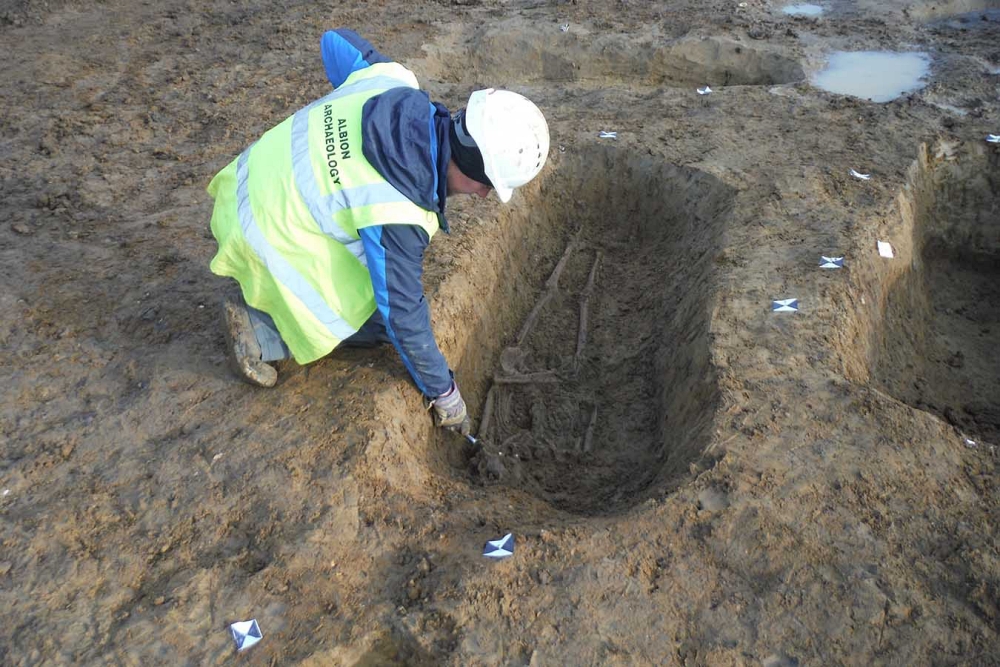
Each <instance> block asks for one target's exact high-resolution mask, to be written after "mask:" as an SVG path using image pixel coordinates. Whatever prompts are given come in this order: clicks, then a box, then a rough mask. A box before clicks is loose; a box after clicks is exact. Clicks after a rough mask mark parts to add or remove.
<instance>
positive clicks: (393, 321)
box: [358, 225, 452, 398]
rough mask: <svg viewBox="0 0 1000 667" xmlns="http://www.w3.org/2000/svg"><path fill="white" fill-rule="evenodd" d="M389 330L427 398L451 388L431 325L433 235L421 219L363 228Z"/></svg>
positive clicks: (378, 300)
mask: <svg viewBox="0 0 1000 667" xmlns="http://www.w3.org/2000/svg"><path fill="white" fill-rule="evenodd" d="M358 234H359V235H360V236H361V241H362V243H363V244H364V248H365V257H366V258H367V260H368V270H369V272H370V273H371V277H372V287H374V289H375V303H376V305H377V306H378V309H379V312H380V313H381V315H382V319H383V321H384V322H385V328H386V333H387V334H388V335H389V339H390V340H391V341H392V344H393V345H395V346H396V349H397V350H398V351H399V356H400V357H402V358H403V364H404V365H405V366H406V370H408V371H409V372H410V375H411V376H412V377H413V380H414V382H416V384H417V388H418V389H420V391H421V392H422V393H423V394H424V396H427V397H428V398H437V397H438V396H440V395H442V394H444V393H447V392H448V390H449V389H451V382H452V373H451V369H449V368H448V362H447V361H445V358H444V355H442V354H441V351H440V350H439V349H438V346H437V341H435V340H434V332H433V331H432V330H431V314H430V308H429V307H428V304H427V300H426V299H425V298H424V287H423V282H422V280H421V277H422V275H423V260H424V249H425V248H426V247H427V244H428V242H429V241H430V239H428V237H427V233H426V232H425V231H424V230H423V229H421V228H420V227H418V226H417V225H376V226H373V227H363V228H361V229H360V230H358Z"/></svg>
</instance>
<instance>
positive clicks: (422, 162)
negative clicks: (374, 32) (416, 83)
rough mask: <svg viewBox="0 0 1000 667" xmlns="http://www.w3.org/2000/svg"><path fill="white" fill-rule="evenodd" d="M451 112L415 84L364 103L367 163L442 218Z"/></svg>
mask: <svg viewBox="0 0 1000 667" xmlns="http://www.w3.org/2000/svg"><path fill="white" fill-rule="evenodd" d="M450 126H451V116H450V115H449V113H448V109H446V108H445V107H444V106H443V105H441V104H436V103H432V102H431V101H430V97H428V95H427V93H425V92H423V91H422V90H417V89H416V88H403V87H401V88H393V89H391V90H387V91H386V92H384V93H382V94H381V95H376V96H375V97H373V98H371V99H370V100H368V101H367V102H365V105H364V108H363V110H362V117H361V148H362V152H363V153H364V155H365V158H366V159H367V160H368V162H370V163H371V165H372V166H373V167H375V170H376V171H378V173H379V174H381V175H382V177H383V178H384V179H385V180H387V181H388V182H389V183H390V184H391V185H392V186H393V187H394V188H396V189H397V190H399V191H400V192H401V193H402V194H403V195H404V196H405V197H406V198H407V199H409V200H410V201H412V202H413V203H414V204H416V205H417V206H420V207H421V208H424V209H427V210H428V211H433V212H434V213H437V215H438V224H439V225H440V227H441V229H442V230H444V231H445V232H448V221H447V219H446V218H445V216H444V208H445V201H446V199H447V195H448V181H447V175H448V162H449V161H450V160H451V148H450V145H449V143H448V130H449V128H450Z"/></svg>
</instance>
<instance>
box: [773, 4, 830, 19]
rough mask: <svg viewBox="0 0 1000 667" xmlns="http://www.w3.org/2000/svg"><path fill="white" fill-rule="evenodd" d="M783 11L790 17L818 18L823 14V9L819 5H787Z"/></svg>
mask: <svg viewBox="0 0 1000 667" xmlns="http://www.w3.org/2000/svg"><path fill="white" fill-rule="evenodd" d="M781 11H782V13H784V14H788V15H789V16H812V17H817V16H819V15H820V14H822V13H823V8H822V7H820V6H819V5H785V6H784V7H782V8H781Z"/></svg>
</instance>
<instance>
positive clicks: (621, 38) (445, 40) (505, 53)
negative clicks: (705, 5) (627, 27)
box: [418, 19, 805, 87]
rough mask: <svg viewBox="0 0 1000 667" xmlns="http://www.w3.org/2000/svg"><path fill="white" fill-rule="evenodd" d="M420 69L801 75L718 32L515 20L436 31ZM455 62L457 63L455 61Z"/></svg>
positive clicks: (717, 82) (765, 78) (716, 77)
mask: <svg viewBox="0 0 1000 667" xmlns="http://www.w3.org/2000/svg"><path fill="white" fill-rule="evenodd" d="M424 50H425V53H426V57H425V58H424V59H423V60H422V61H421V62H420V64H419V65H418V69H419V71H421V72H423V73H424V74H425V76H428V77H430V78H433V79H438V80H441V81H446V82H450V83H468V82H479V83H482V82H489V84H490V85H493V86H499V87H506V86H511V85H515V86H516V85H526V84H527V85H530V84H538V83H552V82H558V83H562V84H566V83H575V84H584V85H585V84H610V85H623V84H625V85H646V86H682V87H695V86H703V85H705V84H709V85H712V86H729V85H733V86H737V85H750V86H754V85H773V84H782V83H792V82H795V81H801V80H803V79H804V78H805V73H804V71H803V69H802V66H801V64H800V63H799V61H798V60H796V59H794V58H792V57H789V56H788V55H786V54H785V53H784V52H783V51H781V50H779V49H776V48H769V47H764V46H759V45H755V44H749V43H744V42H738V41H735V40H732V39H728V38H724V37H698V36H689V37H683V38H681V39H666V38H663V37H662V36H659V35H656V34H652V33H649V34H641V35H640V34H627V35H624V34H605V33H597V34H591V33H589V32H588V31H586V30H585V29H584V28H583V27H580V26H572V27H571V28H570V29H569V30H567V31H566V32H563V31H561V30H560V29H559V28H558V27H557V26H554V25H546V26H533V25H526V24H524V22H523V20H521V19H515V20H512V21H508V22H505V23H500V24H491V25H490V26H488V27H482V28H479V29H475V30H472V31H471V32H467V31H465V30H461V31H456V32H455V33H453V34H450V35H446V36H442V38H441V39H440V40H438V43H436V44H432V45H426V46H425V47H424ZM456 62H461V63H462V67H455V66H454V65H455V63H456Z"/></svg>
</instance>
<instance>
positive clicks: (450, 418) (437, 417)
mask: <svg viewBox="0 0 1000 667" xmlns="http://www.w3.org/2000/svg"><path fill="white" fill-rule="evenodd" d="M431 409H433V410H434V421H435V422H436V423H437V425H438V426H440V427H441V428H446V429H448V430H449V431H458V432H459V433H461V434H462V435H469V433H470V432H471V431H472V422H470V421H469V413H468V412H467V411H466V409H465V401H464V400H462V394H461V393H460V392H459V391H458V385H457V384H455V383H454V382H452V383H451V389H449V390H448V392H447V393H445V394H441V395H440V396H438V397H437V398H435V399H434V400H433V401H431Z"/></svg>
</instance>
